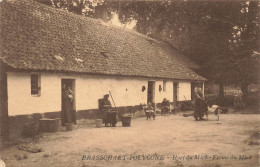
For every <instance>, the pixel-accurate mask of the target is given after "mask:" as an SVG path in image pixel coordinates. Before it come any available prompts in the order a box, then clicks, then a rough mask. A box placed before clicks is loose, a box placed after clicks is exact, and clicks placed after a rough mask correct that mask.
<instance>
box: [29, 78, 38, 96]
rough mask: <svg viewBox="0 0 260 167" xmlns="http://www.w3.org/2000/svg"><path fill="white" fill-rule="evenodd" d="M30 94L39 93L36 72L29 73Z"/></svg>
mask: <svg viewBox="0 0 260 167" xmlns="http://www.w3.org/2000/svg"><path fill="white" fill-rule="evenodd" d="M31 94H32V95H37V94H39V77H38V75H37V74H32V75H31Z"/></svg>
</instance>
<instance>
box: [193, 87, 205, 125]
mask: <svg viewBox="0 0 260 167" xmlns="http://www.w3.org/2000/svg"><path fill="white" fill-rule="evenodd" d="M194 95H195V111H194V118H195V120H196V121H198V120H203V118H202V117H203V116H204V113H205V112H206V111H207V104H206V103H205V101H204V99H203V92H202V89H201V86H200V84H198V85H197V86H196V87H195V89H194Z"/></svg>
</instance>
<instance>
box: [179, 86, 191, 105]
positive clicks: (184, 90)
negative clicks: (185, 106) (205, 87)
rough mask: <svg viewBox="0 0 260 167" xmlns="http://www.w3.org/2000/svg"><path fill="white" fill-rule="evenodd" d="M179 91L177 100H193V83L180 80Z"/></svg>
mask: <svg viewBox="0 0 260 167" xmlns="http://www.w3.org/2000/svg"><path fill="white" fill-rule="evenodd" d="M177 92H178V95H177V101H185V100H191V83H190V82H179V87H178V91H177ZM185 98H186V99H185Z"/></svg>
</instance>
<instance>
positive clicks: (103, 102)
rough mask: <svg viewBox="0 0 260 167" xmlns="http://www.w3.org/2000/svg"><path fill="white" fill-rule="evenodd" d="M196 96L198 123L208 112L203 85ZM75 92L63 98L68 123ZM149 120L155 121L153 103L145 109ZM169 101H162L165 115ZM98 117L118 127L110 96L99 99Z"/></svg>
mask: <svg viewBox="0 0 260 167" xmlns="http://www.w3.org/2000/svg"><path fill="white" fill-rule="evenodd" d="M194 95H195V111H194V118H195V120H196V121H198V120H203V117H204V115H205V114H206V112H207V110H208V106H207V104H206V102H205V100H204V97H203V91H202V88H201V85H199V84H197V85H196V87H195V89H194ZM73 96H74V94H73V92H72V90H71V89H70V87H68V88H67V89H65V90H64V93H63V98H64V101H65V104H64V110H65V112H64V114H65V115H64V117H65V119H66V122H72V112H71V110H72V102H73ZM144 110H145V113H146V116H147V119H149V118H150V117H151V116H152V117H153V119H155V117H156V116H155V111H154V108H153V104H152V103H151V102H148V103H147V107H145V108H144ZM169 110H170V109H169V101H168V100H167V99H166V98H164V99H163V101H162V114H165V112H169ZM98 117H99V118H100V119H102V120H103V123H105V126H108V124H110V126H111V125H112V126H114V127H115V126H116V123H117V112H116V111H114V110H113V109H112V105H111V102H110V100H109V94H106V95H104V97H103V99H99V113H98Z"/></svg>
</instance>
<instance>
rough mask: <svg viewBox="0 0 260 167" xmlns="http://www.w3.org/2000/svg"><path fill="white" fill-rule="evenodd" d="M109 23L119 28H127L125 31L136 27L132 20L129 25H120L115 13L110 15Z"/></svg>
mask: <svg viewBox="0 0 260 167" xmlns="http://www.w3.org/2000/svg"><path fill="white" fill-rule="evenodd" d="M110 23H111V24H113V25H116V26H119V27H124V28H127V29H133V28H134V27H135V25H136V21H135V20H133V21H131V22H130V23H127V24H122V23H120V21H119V19H118V14H117V13H112V19H111V20H110Z"/></svg>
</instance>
